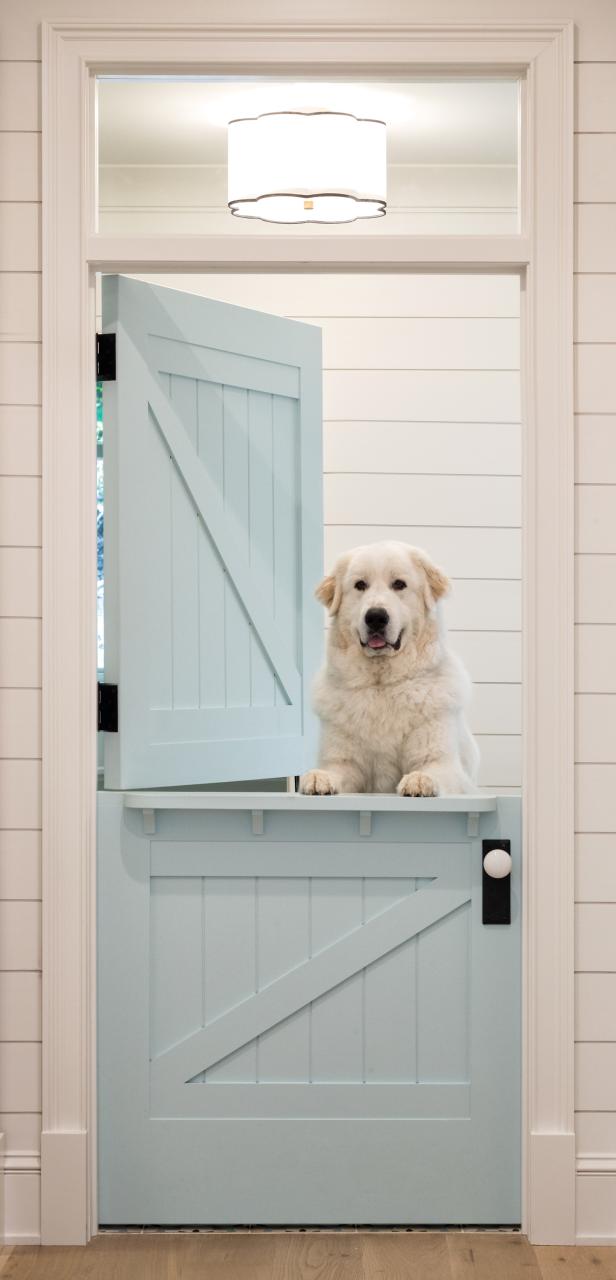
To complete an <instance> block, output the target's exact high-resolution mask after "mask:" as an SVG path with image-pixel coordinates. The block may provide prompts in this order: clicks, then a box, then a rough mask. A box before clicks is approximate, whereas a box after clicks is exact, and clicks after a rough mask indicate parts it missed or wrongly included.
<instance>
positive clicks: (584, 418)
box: [575, 277, 616, 484]
mask: <svg viewBox="0 0 616 1280" xmlns="http://www.w3.org/2000/svg"><path fill="white" fill-rule="evenodd" d="M614 278H615V279H616V277H614ZM606 279H607V277H606ZM614 311H615V314H616V296H615V298H614ZM575 478H576V481H577V483H578V484H616V414H583V413H582V414H578V416H577V417H576V420H575Z"/></svg>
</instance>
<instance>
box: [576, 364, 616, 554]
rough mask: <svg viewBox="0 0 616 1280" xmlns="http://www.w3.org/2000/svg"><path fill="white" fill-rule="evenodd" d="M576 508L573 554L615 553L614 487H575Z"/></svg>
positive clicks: (615, 506) (615, 499)
mask: <svg viewBox="0 0 616 1280" xmlns="http://www.w3.org/2000/svg"><path fill="white" fill-rule="evenodd" d="M615 350H616V348H615ZM575 508H576V551H579V552H581V553H582V554H586V555H592V554H593V553H595V552H596V553H598V554H601V555H603V554H605V552H610V553H611V554H616V485H610V484H591V485H586V484H582V485H580V484H578V485H577V486H576V491H575Z"/></svg>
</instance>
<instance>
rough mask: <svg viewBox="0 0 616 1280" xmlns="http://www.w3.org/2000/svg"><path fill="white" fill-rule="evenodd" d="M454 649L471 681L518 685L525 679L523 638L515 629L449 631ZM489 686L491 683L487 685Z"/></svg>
mask: <svg viewBox="0 0 616 1280" xmlns="http://www.w3.org/2000/svg"><path fill="white" fill-rule="evenodd" d="M449 642H450V645H451V648H452V649H453V651H454V652H455V653H457V654H458V657H460V658H461V659H462V661H463V663H464V666H465V667H466V670H467V671H468V674H469V676H470V678H471V680H473V681H475V682H477V681H480V680H485V681H490V682H492V683H493V684H519V682H520V681H521V679H522V637H521V635H520V633H519V632H517V633H516V632H512V631H500V632H498V631H450V632H449ZM486 687H487V688H488V689H489V688H490V685H489V684H488V685H487V686H486Z"/></svg>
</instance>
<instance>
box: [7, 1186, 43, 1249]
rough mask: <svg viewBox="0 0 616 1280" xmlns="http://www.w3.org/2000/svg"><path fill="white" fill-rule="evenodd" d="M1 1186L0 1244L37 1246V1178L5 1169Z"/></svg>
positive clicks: (38, 1235)
mask: <svg viewBox="0 0 616 1280" xmlns="http://www.w3.org/2000/svg"><path fill="white" fill-rule="evenodd" d="M2 1181H3V1183H4V1243H5V1244H40V1220H41V1177H40V1174H39V1173H37V1172H24V1171H21V1172H15V1171H13V1170H9V1169H7V1170H6V1171H5V1173H4V1176H3V1178H2Z"/></svg>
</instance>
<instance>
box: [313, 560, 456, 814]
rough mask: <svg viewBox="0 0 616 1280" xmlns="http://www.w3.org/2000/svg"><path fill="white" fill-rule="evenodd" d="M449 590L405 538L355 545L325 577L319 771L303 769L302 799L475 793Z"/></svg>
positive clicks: (321, 589) (317, 691)
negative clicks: (446, 606)
mask: <svg viewBox="0 0 616 1280" xmlns="http://www.w3.org/2000/svg"><path fill="white" fill-rule="evenodd" d="M448 589H449V581H448V579H447V578H446V576H445V574H444V573H443V572H442V570H441V569H438V568H437V567H436V565H435V564H433V562H432V561H431V560H430V558H429V556H427V555H426V553H425V551H421V550H420V549H419V548H418V547H411V546H409V545H408V544H407V543H404V542H375V543H372V544H371V545H369V546H365V547H356V548H355V549H354V550H353V551H349V552H347V553H346V555H343V556H341V557H340V558H339V560H338V561H337V562H336V565H335V566H334V571H333V573H331V574H329V575H328V576H327V577H325V578H324V579H323V581H322V582H321V583H320V584H319V586H318V587H317V590H316V596H317V599H319V600H320V601H321V602H322V603H323V604H324V605H325V606H326V607H327V608H328V609H329V613H330V617H331V625H330V627H329V636H328V642H327V657H326V661H325V665H324V666H323V668H322V670H321V671H320V672H319V674H318V676H317V679H316V682H315V688H314V708H315V711H316V712H317V714H318V716H319V717H320V720H321V742H320V748H319V760H318V768H316V769H311V770H310V771H309V772H308V773H305V774H304V776H303V777H302V779H301V783H300V790H301V791H302V792H303V793H304V795H335V794H337V793H339V792H358V791H359V792H394V791H397V792H398V794H399V795H401V796H446V795H459V794H468V793H469V792H472V791H474V790H475V789H476V785H477V769H478V765H479V752H478V749H477V744H476V742H475V740H474V738H473V736H472V734H471V732H470V730H469V728H468V725H467V722H466V714H465V713H466V707H467V704H468V701H469V697H470V691H471V685H470V680H469V678H468V675H467V673H466V671H465V670H464V667H463V666H462V663H461V662H460V660H459V658H457V657H456V655H455V654H453V653H452V652H451V650H450V649H449V646H448V643H447V636H446V632H445V626H444V622H443V619H442V616H441V610H440V608H439V601H440V599H441V597H442V596H444V595H445V594H446V593H447V591H448Z"/></svg>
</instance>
